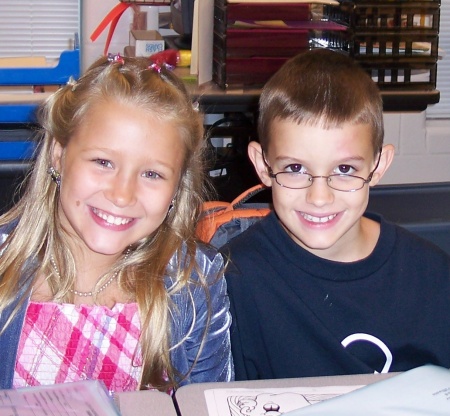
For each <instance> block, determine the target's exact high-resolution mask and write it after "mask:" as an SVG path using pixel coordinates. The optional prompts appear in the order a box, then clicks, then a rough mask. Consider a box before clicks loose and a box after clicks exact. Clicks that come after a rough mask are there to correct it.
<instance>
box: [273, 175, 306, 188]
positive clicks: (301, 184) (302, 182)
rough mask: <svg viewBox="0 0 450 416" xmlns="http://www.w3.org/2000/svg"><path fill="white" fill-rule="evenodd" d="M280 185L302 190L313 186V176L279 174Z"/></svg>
mask: <svg viewBox="0 0 450 416" xmlns="http://www.w3.org/2000/svg"><path fill="white" fill-rule="evenodd" d="M276 179H277V182H278V184H279V185H281V186H284V187H286V188H291V189H302V188H307V187H308V186H311V184H312V181H311V175H309V174H308V173H291V172H279V173H277V174H276Z"/></svg>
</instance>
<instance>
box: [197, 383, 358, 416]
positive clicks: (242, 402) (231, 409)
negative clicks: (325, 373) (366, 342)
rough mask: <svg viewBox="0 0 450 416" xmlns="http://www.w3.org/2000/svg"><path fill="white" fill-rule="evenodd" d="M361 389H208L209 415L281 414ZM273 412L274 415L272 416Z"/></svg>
mask: <svg viewBox="0 0 450 416" xmlns="http://www.w3.org/2000/svg"><path fill="white" fill-rule="evenodd" d="M361 387H362V386H326V387H285V388H258V389H243V388H229V389H211V390H205V399H206V405H207V407H208V414H209V416H242V415H246V416H251V415H255V416H256V415H258V416H259V415H265V414H272V415H279V414H283V413H286V412H289V411H291V410H294V409H299V408H302V407H305V406H309V405H311V404H314V403H318V402H321V401H323V400H328V399H330V398H333V397H336V396H339V395H341V394H345V393H348V392H350V391H353V390H355V389H359V388H361ZM270 412H272V413H270Z"/></svg>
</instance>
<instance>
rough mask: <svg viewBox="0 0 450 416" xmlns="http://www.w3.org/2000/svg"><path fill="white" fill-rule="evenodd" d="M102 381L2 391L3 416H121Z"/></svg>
mask: <svg viewBox="0 0 450 416" xmlns="http://www.w3.org/2000/svg"><path fill="white" fill-rule="evenodd" d="M119 414H120V413H119V411H118V409H117V407H116V405H115V404H114V401H113V399H112V398H111V397H110V396H109V394H108V392H107V391H106V389H105V388H104V385H103V384H101V383H100V382H99V381H95V380H86V381H78V382H73V383H63V384H55V385H49V386H39V387H24V388H19V389H15V390H13V389H11V390H0V416H13V415H20V416H49V415H57V416H66V415H67V416H94V415H95V416H118V415H119Z"/></svg>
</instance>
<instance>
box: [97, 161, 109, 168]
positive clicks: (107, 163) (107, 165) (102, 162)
mask: <svg viewBox="0 0 450 416" xmlns="http://www.w3.org/2000/svg"><path fill="white" fill-rule="evenodd" d="M95 162H96V163H98V164H99V165H100V166H103V167H104V168H111V167H112V164H111V162H110V161H109V160H106V159H95Z"/></svg>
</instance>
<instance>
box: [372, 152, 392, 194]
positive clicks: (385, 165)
mask: <svg viewBox="0 0 450 416" xmlns="http://www.w3.org/2000/svg"><path fill="white" fill-rule="evenodd" d="M394 154H395V148H394V146H393V145H392V144H386V145H384V146H383V148H382V149H381V157H380V163H379V164H378V167H377V170H376V171H375V172H374V174H373V176H372V180H371V181H370V186H374V185H376V184H377V183H378V182H379V181H380V179H381V178H382V177H383V176H384V174H385V173H386V171H387V170H388V169H389V166H391V163H392V160H393V159H394Z"/></svg>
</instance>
